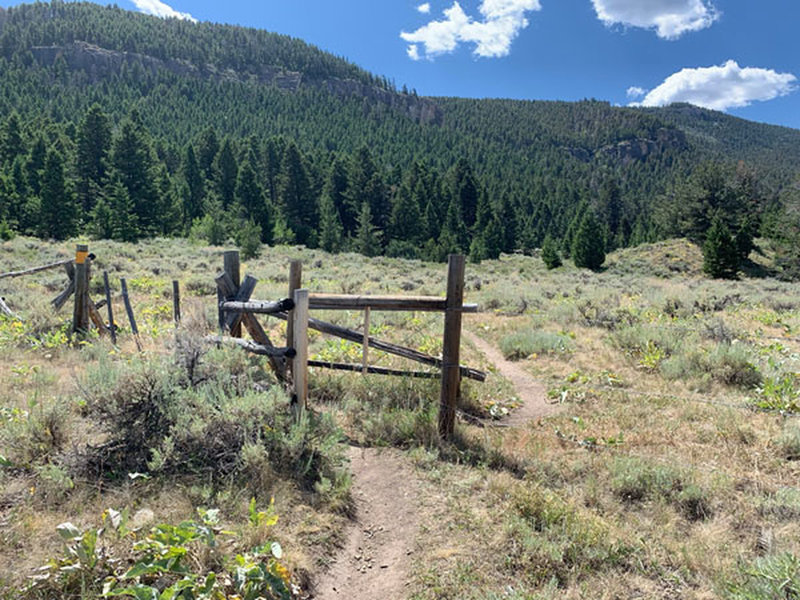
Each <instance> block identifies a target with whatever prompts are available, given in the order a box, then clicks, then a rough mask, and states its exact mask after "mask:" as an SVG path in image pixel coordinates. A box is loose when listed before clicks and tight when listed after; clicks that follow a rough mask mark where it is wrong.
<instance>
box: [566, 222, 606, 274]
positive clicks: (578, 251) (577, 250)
mask: <svg viewBox="0 0 800 600" xmlns="http://www.w3.org/2000/svg"><path fill="white" fill-rule="evenodd" d="M572 260H573V261H574V262H575V266H576V267H580V268H586V269H592V270H595V271H596V270H597V269H599V268H600V267H601V266H602V265H603V263H604V262H605V261H606V252H605V240H604V239H603V230H602V228H601V227H600V224H599V223H598V222H597V218H596V217H595V216H594V213H593V212H592V211H591V210H587V211H586V214H585V215H584V216H583V220H582V221H581V224H580V226H579V227H578V229H577V231H576V232H575V238H574V239H573V242H572Z"/></svg>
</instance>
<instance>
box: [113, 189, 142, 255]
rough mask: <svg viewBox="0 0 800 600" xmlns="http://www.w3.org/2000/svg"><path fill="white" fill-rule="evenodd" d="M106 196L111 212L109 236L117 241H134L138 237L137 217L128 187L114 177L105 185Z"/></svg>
mask: <svg viewBox="0 0 800 600" xmlns="http://www.w3.org/2000/svg"><path fill="white" fill-rule="evenodd" d="M106 197H107V198H108V200H107V201H108V206H109V208H110V212H111V218H110V220H109V228H110V236H109V237H111V239H112V240H117V241H119V242H135V241H137V240H138V239H139V237H140V229H139V224H138V217H137V215H136V210H135V207H134V204H133V200H132V199H131V197H130V195H129V194H128V189H127V188H126V187H125V185H124V184H123V183H122V181H120V179H119V178H117V177H115V178H113V179H112V180H111V181H109V183H108V186H106Z"/></svg>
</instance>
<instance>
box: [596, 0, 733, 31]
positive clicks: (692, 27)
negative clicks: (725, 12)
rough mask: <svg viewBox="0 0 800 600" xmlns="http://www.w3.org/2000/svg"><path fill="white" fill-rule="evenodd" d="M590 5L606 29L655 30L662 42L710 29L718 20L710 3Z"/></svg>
mask: <svg viewBox="0 0 800 600" xmlns="http://www.w3.org/2000/svg"><path fill="white" fill-rule="evenodd" d="M592 4H594V10H595V12H597V17H598V18H599V19H600V20H601V21H602V22H603V23H605V24H606V25H608V26H611V25H625V26H629V27H641V28H643V29H655V30H656V34H657V35H658V37H660V38H664V39H666V40H674V39H677V38H679V37H680V36H682V35H683V34H684V33H687V32H690V31H699V30H701V29H705V28H706V27H710V26H711V25H712V24H713V23H714V21H716V20H717V19H718V18H719V12H717V10H716V8H714V5H713V4H712V3H711V2H710V0H592Z"/></svg>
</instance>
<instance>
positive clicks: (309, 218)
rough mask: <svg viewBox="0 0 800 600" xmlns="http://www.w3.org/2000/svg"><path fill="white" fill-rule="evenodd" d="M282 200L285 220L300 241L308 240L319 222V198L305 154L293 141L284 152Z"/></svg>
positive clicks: (304, 242)
mask: <svg viewBox="0 0 800 600" xmlns="http://www.w3.org/2000/svg"><path fill="white" fill-rule="evenodd" d="M278 203H279V208H280V213H281V217H282V218H283V222H284V223H285V224H286V226H287V227H288V228H289V229H291V231H293V232H294V234H295V236H296V238H297V242H298V243H300V244H306V243H307V242H308V241H309V239H310V237H311V233H312V231H313V228H314V226H315V225H316V202H315V201H314V197H313V195H312V193H311V182H310V180H309V178H308V172H307V171H306V167H305V164H304V161H303V157H302V155H301V154H300V150H299V149H298V148H297V146H296V145H295V144H294V143H293V142H290V143H289V144H287V146H286V150H285V151H284V154H283V162H282V163H281V172H280V175H279V177H278Z"/></svg>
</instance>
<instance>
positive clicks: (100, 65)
mask: <svg viewBox="0 0 800 600" xmlns="http://www.w3.org/2000/svg"><path fill="white" fill-rule="evenodd" d="M4 15H5V11H3V10H2V9H0V28H1V27H2V22H3V19H4ZM30 50H31V54H32V55H33V58H34V60H35V61H36V62H37V63H38V64H39V65H41V66H43V67H51V66H53V65H55V64H56V63H57V62H58V61H60V60H63V61H64V63H65V65H66V66H67V68H68V69H70V70H79V71H83V72H85V73H86V74H87V75H88V76H89V79H90V80H91V81H93V82H97V81H100V80H103V79H105V78H107V77H110V76H111V75H113V74H114V73H118V72H119V71H120V70H121V69H122V68H123V66H128V67H133V66H135V65H136V66H137V68H142V69H144V70H145V71H148V72H151V73H155V72H157V71H159V70H166V71H169V72H171V73H174V74H176V75H179V76H182V77H198V78H202V79H211V80H214V81H231V82H242V83H244V82H251V83H252V82H256V83H259V84H262V85H268V86H274V87H276V88H278V89H281V90H286V91H288V92H296V91H298V90H299V89H300V87H301V86H304V85H309V86H314V87H318V88H322V89H325V90H327V91H328V92H330V93H332V94H334V95H337V96H359V97H363V98H367V99H368V100H370V101H374V102H379V103H382V104H385V105H388V106H390V107H391V108H393V109H396V110H398V111H399V112H401V113H403V114H406V115H407V116H408V117H409V118H411V119H412V120H414V121H417V122H420V123H439V122H441V118H442V111H441V109H440V108H439V107H438V106H437V105H436V103H435V102H433V101H432V100H429V99H426V98H419V97H418V96H416V95H412V94H400V93H397V92H393V91H390V90H387V89H383V88H379V87H377V86H371V85H367V84H365V83H362V82H360V81H356V80H352V79H338V78H329V79H324V80H322V81H320V82H308V81H306V80H305V79H304V77H303V74H302V73H298V72H295V71H289V70H286V69H282V68H280V67H276V66H273V65H261V66H260V68H259V69H258V70H257V71H255V72H239V71H235V70H233V69H220V68H218V67H216V66H215V65H212V64H205V65H196V64H193V63H191V62H189V61H187V60H179V59H168V60H162V59H160V58H155V57H153V56H149V55H146V54H139V53H135V52H119V51H116V50H109V49H107V48H101V47H100V46H97V45H94V44H90V43H88V42H83V41H75V42H73V43H71V44H69V45H66V46H34V47H33V48H31V49H30Z"/></svg>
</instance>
